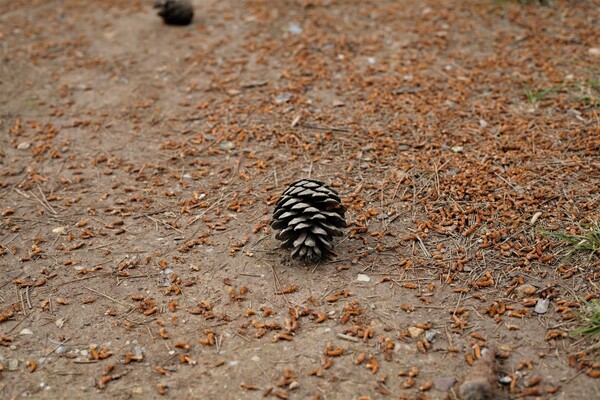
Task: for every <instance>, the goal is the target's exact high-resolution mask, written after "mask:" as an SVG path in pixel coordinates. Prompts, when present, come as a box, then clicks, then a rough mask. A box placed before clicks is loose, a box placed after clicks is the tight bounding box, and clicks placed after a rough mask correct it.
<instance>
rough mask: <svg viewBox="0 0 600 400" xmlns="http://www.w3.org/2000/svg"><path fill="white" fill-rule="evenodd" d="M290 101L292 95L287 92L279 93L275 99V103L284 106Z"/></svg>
mask: <svg viewBox="0 0 600 400" xmlns="http://www.w3.org/2000/svg"><path fill="white" fill-rule="evenodd" d="M291 99H292V94H291V93H289V92H285V93H281V94H280V95H279V96H277V97H275V103H277V104H284V103H287V102H288V101H290V100H291Z"/></svg>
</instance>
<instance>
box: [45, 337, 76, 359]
mask: <svg viewBox="0 0 600 400" xmlns="http://www.w3.org/2000/svg"><path fill="white" fill-rule="evenodd" d="M69 340H71V338H66V339H65V340H63V341H62V342H60V343H59V344H57V345H56V347H54V348H53V349H52V350H50V351H49V352H48V353H46V354H45V355H44V357H48V356H49V355H50V354H52V353H54V352H55V351H56V350H57V349H58V348H59V347H60V346H62V345H63V344H65V343H67V342H68V341H69Z"/></svg>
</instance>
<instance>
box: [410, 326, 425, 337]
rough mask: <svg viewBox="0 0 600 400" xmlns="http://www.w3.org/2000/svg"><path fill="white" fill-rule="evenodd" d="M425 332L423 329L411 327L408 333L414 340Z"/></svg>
mask: <svg viewBox="0 0 600 400" xmlns="http://www.w3.org/2000/svg"><path fill="white" fill-rule="evenodd" d="M423 332H424V330H423V329H421V328H417V327H416V326H411V327H410V328H408V333H410V336H411V337H413V338H418V337H419V336H421V334H422V333H423Z"/></svg>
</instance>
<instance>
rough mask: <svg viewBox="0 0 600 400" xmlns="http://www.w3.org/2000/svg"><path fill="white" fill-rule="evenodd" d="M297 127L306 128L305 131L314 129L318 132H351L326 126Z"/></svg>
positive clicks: (305, 125)
mask: <svg viewBox="0 0 600 400" xmlns="http://www.w3.org/2000/svg"><path fill="white" fill-rule="evenodd" d="M298 126H300V127H302V128H307V129H316V130H319V131H334V132H347V133H351V132H352V130H351V129H349V128H334V127H328V126H319V125H309V124H298Z"/></svg>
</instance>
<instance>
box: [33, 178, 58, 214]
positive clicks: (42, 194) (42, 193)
mask: <svg viewBox="0 0 600 400" xmlns="http://www.w3.org/2000/svg"><path fill="white" fill-rule="evenodd" d="M36 186H37V188H38V191H39V192H40V195H41V196H42V200H43V201H44V203H46V205H47V206H48V208H50V210H52V212H53V213H54V214H55V215H56V214H58V213H57V212H56V211H55V210H54V208H53V207H52V205H51V204H50V203H49V202H48V199H47V198H46V195H45V194H44V192H42V188H41V187H40V185H36Z"/></svg>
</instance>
